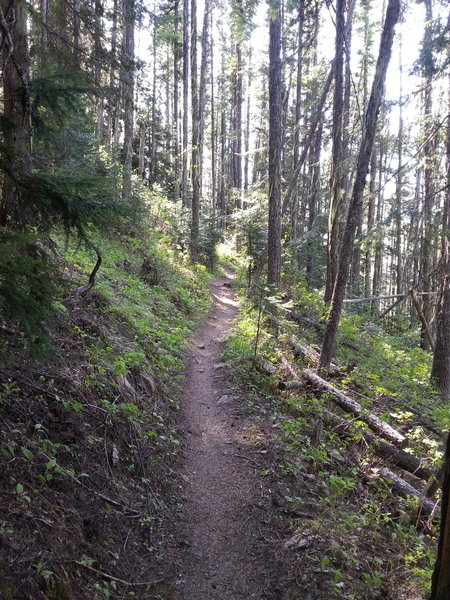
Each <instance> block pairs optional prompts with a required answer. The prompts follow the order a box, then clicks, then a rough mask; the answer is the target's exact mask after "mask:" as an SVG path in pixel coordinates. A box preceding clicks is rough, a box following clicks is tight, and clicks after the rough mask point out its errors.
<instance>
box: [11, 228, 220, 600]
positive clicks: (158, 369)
mask: <svg viewBox="0 0 450 600" xmlns="http://www.w3.org/2000/svg"><path fill="white" fill-rule="evenodd" d="M159 225H160V226H159V231H160V233H158V234H156V233H152V234H146V235H144V234H142V233H136V232H131V233H130V234H128V235H124V234H123V233H122V234H120V235H119V234H118V233H116V235H115V237H114V238H113V237H110V238H106V237H102V238H98V239H95V243H96V245H97V246H98V248H100V249H101V252H102V256H103V264H102V267H101V269H100V270H99V272H98V274H97V281H96V285H95V286H94V288H93V289H92V290H91V291H90V292H89V294H87V295H86V297H85V298H83V297H80V296H79V295H77V294H76V291H75V290H76V289H77V287H79V286H81V285H83V284H85V283H86V281H87V278H88V276H89V274H90V272H91V271H92V267H93V264H95V260H96V257H95V254H93V253H92V252H89V251H88V250H84V249H80V248H75V247H70V246H67V245H66V243H65V240H64V238H63V237H62V236H61V238H60V240H59V242H58V250H57V255H58V263H59V265H58V267H59V268H62V269H63V271H64V273H65V278H66V285H65V286H64V288H65V290H66V292H65V295H64V297H61V298H59V299H58V300H57V301H55V306H56V310H57V313H58V314H57V318H55V319H54V321H53V322H51V323H49V324H48V328H49V336H50V345H51V348H50V354H48V355H47V358H46V359H45V360H41V361H40V362H37V361H34V360H32V359H31V358H24V356H25V355H24V352H23V343H22V341H21V336H20V335H12V334H11V332H10V331H6V332H3V333H2V350H3V352H2V363H1V367H0V418H1V425H0V427H1V443H0V477H1V480H2V489H3V492H2V494H1V498H0V512H1V521H0V536H1V541H2V552H1V564H0V573H1V583H0V596H1V598H4V599H17V600H19V599H20V600H24V599H25V598H30V599H31V598H32V599H33V600H36V599H39V598H42V599H44V598H45V599H47V600H66V599H67V600H69V599H74V600H75V599H76V600H82V599H86V600H93V599H95V600H103V599H106V598H110V597H112V595H114V594H115V593H119V592H120V594H121V595H122V596H121V597H127V598H128V597H129V598H132V597H141V598H142V597H144V596H143V594H147V593H150V591H151V593H152V594H156V596H152V597H164V594H165V589H164V585H163V584H161V583H159V579H161V578H164V577H167V576H168V574H167V573H165V572H162V571H163V567H160V563H161V561H162V558H163V554H164V545H165V544H166V543H169V541H170V539H169V538H170V533H169V531H170V527H171V523H172V521H173V520H174V518H175V515H176V512H177V506H176V504H175V503H173V505H171V504H170V502H169V500H168V498H170V497H171V496H170V493H169V490H170V486H171V483H172V479H171V473H172V470H171V465H172V464H173V462H174V461H175V459H176V457H177V455H178V452H179V440H178V434H177V409H178V401H177V394H178V393H179V383H180V377H181V376H182V369H183V364H182V358H181V357H182V353H183V350H184V348H185V344H186V340H187V338H188V336H189V335H190V333H191V330H192V328H193V326H194V325H195V324H196V322H197V321H198V319H199V317H200V315H201V314H202V313H203V312H204V311H206V310H207V309H208V306H209V298H208V294H207V290H208V281H209V276H208V274H207V272H206V270H205V269H203V268H202V267H194V268H192V269H190V268H188V267H187V266H186V262H185V260H184V258H183V257H182V255H181V254H180V253H179V252H178V251H177V250H176V249H174V247H173V245H172V243H171V240H170V237H169V236H168V235H167V234H164V233H161V231H164V226H163V224H162V223H160V224H159ZM6 329H7V328H6ZM12 331H13V332H14V331H16V330H15V329H14V328H13V329H12ZM146 597H147V596H146Z"/></svg>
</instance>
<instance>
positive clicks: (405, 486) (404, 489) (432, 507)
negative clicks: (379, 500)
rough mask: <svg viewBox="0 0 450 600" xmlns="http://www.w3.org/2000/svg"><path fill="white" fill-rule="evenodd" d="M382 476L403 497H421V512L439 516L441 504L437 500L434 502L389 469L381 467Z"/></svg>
mask: <svg viewBox="0 0 450 600" xmlns="http://www.w3.org/2000/svg"><path fill="white" fill-rule="evenodd" d="M380 477H383V478H384V479H387V480H388V481H389V483H390V485H391V488H392V490H393V491H394V492H395V493H396V494H398V495H399V496H402V498H407V497H408V496H413V497H414V498H419V500H420V513H421V514H423V515H426V516H433V517H436V518H438V517H439V513H440V510H439V505H438V503H437V502H433V501H432V500H430V499H429V498H427V497H426V496H424V495H423V494H422V492H419V490H417V489H416V488H415V487H413V486H412V485H410V484H409V483H408V482H406V481H405V480H404V479H402V478H401V477H399V476H398V475H396V474H395V473H393V472H392V471H390V470H389V469H381V471H380Z"/></svg>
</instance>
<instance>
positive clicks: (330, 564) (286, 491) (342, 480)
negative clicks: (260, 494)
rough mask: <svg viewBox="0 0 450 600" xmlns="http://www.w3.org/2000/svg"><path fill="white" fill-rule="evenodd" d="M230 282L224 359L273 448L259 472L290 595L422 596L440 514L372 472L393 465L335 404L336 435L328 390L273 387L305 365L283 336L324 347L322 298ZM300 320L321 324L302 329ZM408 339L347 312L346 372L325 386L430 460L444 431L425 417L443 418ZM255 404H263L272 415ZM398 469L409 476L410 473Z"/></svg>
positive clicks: (404, 599) (342, 345)
mask: <svg viewBox="0 0 450 600" xmlns="http://www.w3.org/2000/svg"><path fill="white" fill-rule="evenodd" d="M237 289H238V293H239V294H241V297H242V305H243V308H242V310H241V313H240V315H239V317H238V318H237V320H236V322H235V326H234V330H233V332H232V333H231V335H230V337H229V338H228V340H227V342H226V349H225V357H226V358H227V360H228V361H229V362H230V364H233V365H234V372H235V376H236V377H237V378H238V379H239V380H240V383H241V385H245V386H246V387H247V389H248V390H249V396H248V397H249V398H250V401H249V410H250V413H251V414H253V415H254V417H255V419H256V420H255V423H257V422H258V423H259V422H260V417H261V414H262V413H263V412H265V414H266V418H267V419H268V425H267V428H269V430H270V432H271V437H270V439H271V442H270V445H271V448H272V452H273V454H274V456H272V457H271V460H270V461H269V462H268V464H267V467H266V468H264V469H263V470H262V471H261V476H262V477H263V478H265V479H266V480H267V484H268V486H269V487H270V489H271V490H272V492H273V494H274V496H275V501H274V504H275V506H277V507H279V508H278V511H279V518H280V520H281V521H282V522H283V523H284V525H285V527H286V534H285V542H284V545H283V548H284V559H283V563H284V569H285V571H286V578H287V579H288V580H290V581H295V582H296V583H295V584H292V585H291V589H290V591H289V595H288V596H287V597H289V598H290V599H296V598H298V599H300V598H305V597H310V596H311V595H312V596H314V597H315V598H318V599H325V598H326V599H329V598H339V599H341V600H344V599H345V600H351V599H353V600H366V599H367V600H369V599H372V598H386V599H390V600H424V599H425V598H426V597H427V594H428V593H429V587H430V581H431V573H432V568H433V564H434V560H435V549H436V546H437V539H436V535H437V531H436V529H437V522H436V520H435V519H434V520H433V521H431V520H427V518H425V517H423V516H420V515H419V513H418V503H417V501H416V500H415V499H409V500H404V499H402V498H399V497H398V496H396V495H395V494H394V493H393V492H392V491H391V489H390V485H389V483H388V481H386V480H383V479H382V478H381V477H380V475H379V472H380V470H381V469H382V468H383V467H385V466H389V465H387V464H386V463H385V462H384V461H383V460H382V459H380V458H379V457H378V455H377V454H376V453H375V452H374V449H373V448H370V447H368V446H367V444H366V443H365V442H364V441H363V440H362V438H361V433H360V431H361V428H365V427H366V426H365V425H364V423H361V422H356V423H353V424H352V423H351V420H350V419H349V417H348V416H346V415H344V414H343V413H341V414H340V415H339V416H340V418H341V419H343V420H346V421H350V425H349V429H348V430H347V433H346V438H345V439H343V438H342V437H340V436H339V435H338V434H337V432H335V429H334V428H335V423H334V422H329V417H328V414H329V413H328V412H327V411H330V410H331V411H335V407H334V404H333V402H331V400H330V399H329V398H327V397H326V395H322V396H319V395H318V394H316V393H314V391H313V390H311V389H308V388H306V389H304V390H302V391H301V392H297V393H282V394H279V393H278V392H277V391H276V385H275V384H276V382H277V381H278V380H279V379H280V378H281V379H291V378H292V375H290V374H289V373H288V372H287V371H286V367H285V364H284V362H283V361H286V360H287V361H288V362H289V363H290V364H291V365H293V366H294V368H296V369H297V371H298V372H300V371H301V367H302V366H310V365H306V364H305V363H303V364H302V363H301V362H296V360H295V359H294V357H293V356H292V355H291V354H290V350H289V346H288V345H287V344H286V343H285V342H286V340H287V338H288V337H290V336H292V335H295V336H296V337H297V338H298V339H302V340H303V341H306V342H307V343H309V344H310V345H311V346H313V347H314V348H316V349H317V350H320V341H321V340H320V335H319V334H318V331H319V330H320V322H321V320H323V317H324V314H325V312H324V310H323V308H322V307H321V304H320V300H319V297H318V295H317V294H315V293H314V292H307V293H306V288H305V286H303V285H299V286H298V287H297V288H296V290H295V292H294V293H293V294H292V295H290V297H289V298H288V299H287V298H285V297H283V295H279V296H277V295H274V294H273V293H272V292H271V291H270V290H268V289H266V288H265V287H264V286H260V287H259V288H256V289H254V290H252V291H251V292H250V293H248V290H246V286H245V275H243V276H242V277H241V278H238V281H237ZM261 299H262V300H263V301H261ZM298 315H301V316H302V317H305V318H306V321H305V320H304V319H303V320H302V319H299V318H298ZM308 319H309V322H311V323H317V324H318V326H311V325H310V326H308ZM411 339H412V336H411V334H408V335H406V336H402V335H399V334H397V335H392V334H390V335H383V332H382V331H381V329H380V327H379V326H376V327H375V326H374V325H373V324H371V323H370V322H368V321H364V319H363V318H362V317H360V316H344V317H343V319H342V322H341V326H340V330H339V340H338V348H339V351H338V355H337V359H336V360H337V362H338V364H339V365H340V366H341V367H342V372H341V373H340V375H339V376H334V377H333V380H332V383H333V385H336V386H337V387H338V388H340V389H341V390H342V391H344V393H347V394H349V395H352V396H353V397H354V398H355V399H356V400H357V401H358V402H359V403H360V404H362V406H363V407H364V408H367V409H368V410H370V411H372V412H375V413H376V414H378V415H379V416H380V417H381V418H382V419H384V420H386V421H389V422H390V423H391V424H392V425H393V426H394V427H396V428H398V429H400V430H401V431H402V432H403V433H404V434H405V435H406V436H407V438H408V447H407V448H406V450H407V451H409V452H411V453H413V454H415V455H417V456H418V457H420V458H422V459H423V464H424V465H428V466H429V467H431V468H435V467H436V466H438V465H439V462H440V458H441V455H442V446H441V441H442V440H441V437H440V436H439V435H436V434H435V433H433V432H431V431H430V430H429V429H427V427H426V425H427V423H428V421H429V423H428V424H431V426H432V427H433V428H434V429H435V430H436V432H439V427H440V426H443V420H442V419H441V424H440V423H439V420H437V419H436V418H435V417H436V416H437V412H438V409H437V408H436V407H438V408H439V402H438V400H437V396H436V394H435V392H434V390H433V389H432V387H431V386H430V385H429V383H428V380H429V371H430V365H431V359H430V356H429V354H427V353H426V352H424V351H422V350H421V349H420V348H417V347H414V345H413V344H412V341H411ZM263 359H265V360H268V361H270V362H271V363H272V364H273V365H274V366H275V367H276V374H275V375H272V376H268V375H267V374H266V373H264V372H263V370H261V368H259V366H260V365H261V361H262V360H263ZM348 366H349V368H347V367H348ZM267 400H269V404H268V403H267ZM263 406H264V407H265V409H267V406H270V407H271V408H270V413H269V414H268V415H267V410H265V411H261V408H262V407H263ZM441 410H442V409H441ZM355 426H356V427H355ZM269 455H270V452H269ZM389 467H390V468H391V469H392V468H393V467H392V466H389ZM400 475H401V476H404V477H405V478H406V479H407V480H408V474H406V475H404V474H403V475H402V473H400ZM416 485H417V483H416Z"/></svg>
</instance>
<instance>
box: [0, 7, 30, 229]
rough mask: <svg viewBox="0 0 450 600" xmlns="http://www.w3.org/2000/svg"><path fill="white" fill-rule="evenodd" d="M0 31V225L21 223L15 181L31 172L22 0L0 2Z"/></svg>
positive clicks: (24, 11)
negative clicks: (1, 171)
mask: <svg viewBox="0 0 450 600" xmlns="http://www.w3.org/2000/svg"><path fill="white" fill-rule="evenodd" d="M0 9H1V11H0V30H1V32H2V36H3V48H2V52H1V55H2V61H3V107H4V108H3V115H4V118H5V120H6V122H7V126H6V127H4V130H3V143H4V145H5V151H6V157H7V161H8V163H9V164H8V165H7V173H5V176H4V180H3V185H2V197H1V204H0V226H3V227H5V226H6V225H7V223H8V220H9V219H11V223H13V224H15V225H17V226H19V228H22V226H24V225H25V223H26V222H27V220H28V219H27V217H28V215H25V213H24V207H23V206H20V198H19V194H18V192H17V187H16V181H17V180H18V179H20V178H21V177H24V176H27V175H29V174H30V173H31V171H32V123H31V94H30V87H29V78H28V44H27V16H26V6H25V3H24V2H22V1H20V0H19V1H15V2H12V3H11V2H10V1H9V0H1V2H0Z"/></svg>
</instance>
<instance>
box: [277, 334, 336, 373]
mask: <svg viewBox="0 0 450 600" xmlns="http://www.w3.org/2000/svg"><path fill="white" fill-rule="evenodd" d="M288 343H289V346H290V347H291V348H292V352H293V354H294V356H295V357H300V358H302V359H303V360H306V361H307V362H308V363H309V364H310V365H318V364H319V357H320V355H319V353H318V352H317V350H314V348H312V346H310V345H309V344H304V343H303V342H299V341H298V340H296V339H295V338H292V337H291V338H290V339H289V340H288ZM329 370H330V371H338V370H339V367H338V365H336V364H335V363H331V364H330V369H329Z"/></svg>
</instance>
